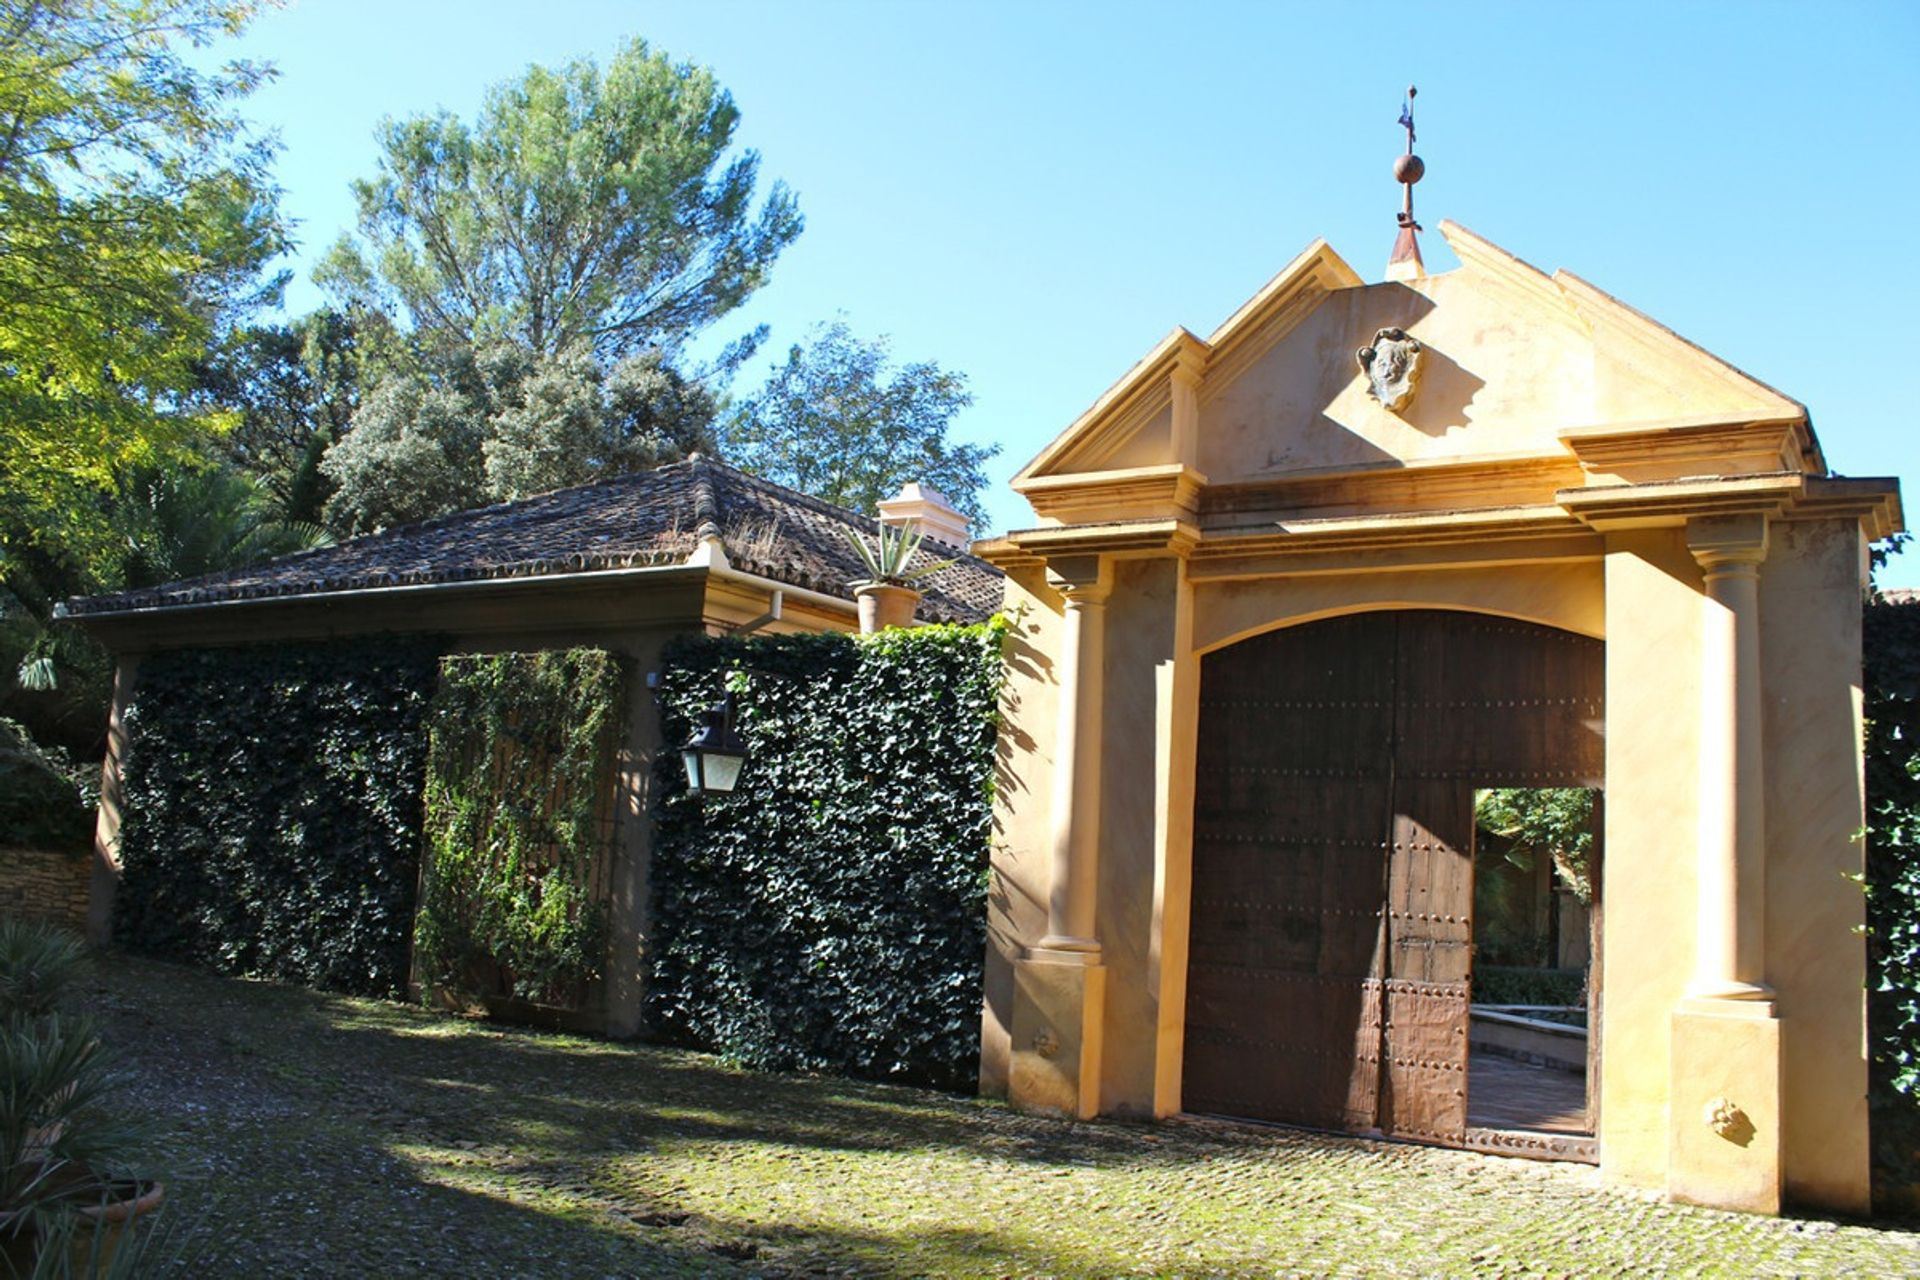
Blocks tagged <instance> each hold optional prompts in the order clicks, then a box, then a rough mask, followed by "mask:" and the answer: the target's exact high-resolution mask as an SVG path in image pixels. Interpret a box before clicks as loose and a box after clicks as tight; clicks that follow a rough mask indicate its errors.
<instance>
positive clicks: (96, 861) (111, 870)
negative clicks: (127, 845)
mask: <svg viewBox="0 0 1920 1280" xmlns="http://www.w3.org/2000/svg"><path fill="white" fill-rule="evenodd" d="M139 673H140V655H139V654H137V653H123V654H120V655H119V657H118V658H117V659H116V660H115V662H114V667H113V705H112V707H111V708H110V709H109V711H108V712H107V754H106V759H105V760H103V761H102V762H101V765H100V810H99V814H98V816H97V817H96V818H95V819H94V827H93V876H92V882H91V884H90V885H89V888H88V894H87V941H88V942H91V943H93V944H94V945H95V946H97V947H104V946H106V945H107V944H108V943H109V942H111V941H112V940H113V899H114V894H115V893H116V892H117V891H118V890H119V888H120V868H121V860H120V818H121V813H122V809H123V807H124V805H125V803H126V793H125V785H124V784H125V772H126V760H127V706H128V703H129V702H130V701H131V700H132V698H133V685H134V681H135V679H136V678H137V677H138V676H139Z"/></svg>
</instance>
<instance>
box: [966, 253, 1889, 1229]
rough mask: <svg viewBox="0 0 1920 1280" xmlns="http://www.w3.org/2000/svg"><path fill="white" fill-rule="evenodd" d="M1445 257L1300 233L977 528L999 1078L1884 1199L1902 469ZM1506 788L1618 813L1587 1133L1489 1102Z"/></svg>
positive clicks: (1664, 352)
mask: <svg viewBox="0 0 1920 1280" xmlns="http://www.w3.org/2000/svg"><path fill="white" fill-rule="evenodd" d="M1410 224H1411V220H1410V218H1408V219H1406V220H1405V222H1403V226H1410ZM1441 231H1442V233H1443V234H1444V236H1445V237H1446V241H1447V243H1448V244H1449V245H1450V246H1452V248H1453V251H1454V253H1455V254H1456V255H1457V256H1458V258H1459V260H1460V263H1461V265H1460V267H1459V269H1457V270H1455V271H1451V272H1447V273H1444V274H1439V275H1433V276H1428V275H1426V274H1424V272H1423V269H1422V267H1421V265H1420V262H1419V258H1418V254H1417V247H1416V249H1415V251H1414V252H1413V253H1412V254H1408V253H1406V252H1397V253H1396V255H1395V258H1396V260H1395V263H1394V265H1393V267H1392V268H1391V269H1390V273H1389V274H1390V275H1391V276H1392V277H1394V278H1391V279H1389V280H1387V281H1385V282H1383V283H1374V284H1369V283H1367V282H1365V281H1363V280H1362V279H1361V278H1360V277H1359V276H1358V275H1357V274H1355V272H1354V271H1353V270H1352V268H1350V267H1349V266H1348V265H1347V264H1346V263H1345V262H1344V261H1342V260H1341V259H1340V257H1339V256H1337V255H1336V254H1335V253H1334V251H1333V250H1332V249H1331V248H1329V247H1328V246H1327V245H1326V244H1325V243H1324V242H1321V243H1316V244H1314V245H1312V246H1311V247H1309V248H1308V249H1307V250H1306V252H1304V253H1302V254H1301V255H1300V256H1299V257H1298V258H1296V259H1295V260H1294V261H1293V262H1291V263H1290V264H1288V265H1287V267H1286V268H1285V269H1284V270H1282V271H1281V272H1280V274H1279V275H1278V276H1276V277H1275V278H1274V279H1273V280H1272V281H1271V282H1270V283H1269V284H1267V286H1266V287H1265V288H1263V289H1261V290H1260V291H1259V292H1258V293H1257V294H1255V295H1254V296H1253V298H1252V299H1251V300H1250V301H1248V302H1247V304H1246V305H1245V306H1243V307H1242V308H1241V309H1240V310H1239V311H1238V312H1236V313H1235V314H1234V315H1233V316H1231V317H1230V318H1229V319H1228V320H1227V321H1226V322H1225V323H1224V324H1223V325H1221V326H1220V328H1219V329H1218V330H1217V331H1216V332H1215V333H1214V334H1213V335H1212V336H1211V337H1208V338H1200V337H1197V336H1195V335H1194V334H1192V333H1190V332H1188V331H1187V330H1185V329H1176V330H1175V331H1174V332H1173V333H1172V334H1170V335H1169V336H1168V337H1167V338H1166V339H1165V340H1164V341H1162V342H1161V343H1160V344H1159V345H1158V346H1156V347H1155V348H1154V349H1153V350H1152V351H1150V352H1149V353H1148V354H1147V355H1146V357H1145V358H1144V359H1143V360H1141V361H1140V363H1139V364H1137V365H1135V366H1134V367H1133V369H1132V370H1130V371H1129V372H1128V373H1127V374H1126V376H1125V377H1123V378H1122V379H1121V380H1120V381H1119V382H1118V383H1116V384H1115V385H1114V386H1113V387H1112V388H1111V389H1110V390H1108V391H1107V392H1106V393H1105V394H1104V395H1102V396H1101V397H1100V398H1099V400H1098V401H1097V402H1096V403H1095V404H1094V405H1093V407H1092V408H1091V409H1089V410H1088V411H1087V412H1086V413H1085V414H1084V415H1082V416H1081V418H1080V419H1079V420H1078V421H1076V422H1074V423H1073V424H1072V425H1071V426H1070V427H1068V429H1067V430H1066V431H1065V432H1064V433H1063V434H1061V435H1060V437H1059V438H1058V439H1057V440H1055V441H1054V442H1053V443H1052V444H1050V445H1049V446H1047V448H1046V449H1045V450H1044V451H1042V452H1041V454H1040V455H1039V456H1038V457H1037V458H1035V459H1034V460H1033V461H1032V462H1031V463H1030V464H1028V465H1027V467H1026V468H1025V469H1024V470H1023V471H1021V472H1020V473H1019V475H1018V476H1017V477H1016V478H1015V480H1014V487H1015V488H1016V489H1017V490H1018V491H1019V492H1020V493H1021V494H1022V495H1023V496H1024V497H1025V498H1026V499H1027V501H1028V502H1029V503H1030V504H1031V505H1032V508H1033V512H1034V520H1033V527H1031V528H1028V529H1024V530H1021V531H1018V532H1014V533H1010V534H1007V535H1005V536H1003V537H1000V538H996V539H993V540H990V541H987V542H983V543H979V544H976V548H975V549H976V551H977V552H978V553H979V554H981V555H983V556H984V557H985V558H987V559H988V560H990V561H991V562H993V563H994V564H995V565H997V566H999V567H1000V568H1001V569H1003V570H1005V572H1006V574H1007V584H1006V602H1007V605H1008V606H1009V608H1010V609H1011V610H1012V611H1013V612H1014V614H1015V616H1016V618H1017V629H1016V633H1015V637H1014V641H1013V647H1012V650H1011V652H1010V654H1009V684H1008V690H1007V703H1006V716H1005V722H1004V727H1003V731H1002V739H1001V765H1002V775H1001V778H1000V785H999V789H998V796H997V801H996V804H997V812H996V832H995V850H994V880H993V886H992V889H991V905H990V912H991V916H990V935H991V941H990V948H989V955H988V972H987V988H986V1001H985V1013H984V1022H983V1036H982V1041H983V1047H982V1054H981V1081H982V1086H983V1088H984V1089H985V1090H986V1091H988V1092H990V1093H996V1094H1001V1095H1005V1096H1007V1097H1009V1098H1010V1099H1011V1100H1012V1101H1013V1102H1014V1103H1015V1104H1016V1105H1018V1106H1021V1107H1025V1108H1029V1109H1033V1110H1038V1111H1045V1112H1053V1113H1060V1114H1065V1115H1069V1116H1079V1117H1091V1116H1096V1115H1133V1116H1152V1117H1164V1116H1168V1115H1172V1114H1175V1113H1180V1112H1203V1113H1211V1114H1217V1115H1225V1116H1238V1117H1245V1118H1250V1119H1255V1120H1271V1121H1280V1122H1285V1123H1297V1124H1308V1125H1315V1126H1318V1127H1324V1128H1333V1129H1342V1130H1347V1131H1351V1132H1361V1133H1373V1134H1380V1135H1384V1136H1388V1137H1401V1138H1408V1139H1412V1140H1417V1141H1425V1142H1435V1143H1442V1144H1448V1145H1456V1146H1468V1147H1481V1148H1484V1149H1487V1150H1494V1151H1506V1152H1509V1153H1513V1154H1531V1155H1547V1156H1553V1155H1560V1156H1571V1157H1573V1158H1585V1159H1592V1160H1597V1162H1598V1164H1599V1166H1600V1169H1601V1171H1602V1175H1603V1177H1604V1179H1605V1180H1606V1181H1608V1182H1611V1183H1616V1184H1623V1185H1630V1186H1636V1187H1650V1188H1658V1189H1662V1190H1664V1191H1665V1192H1666V1193H1667V1194H1668V1195H1670V1196H1671V1197H1673V1198H1675V1199H1679V1200H1686V1201H1691V1202H1697V1203H1702V1204H1709V1205H1719V1206H1725V1207H1729V1208H1738V1209H1747V1210H1756V1211H1760V1212H1776V1211H1778V1209H1779V1207H1780V1205H1781V1203H1782V1201H1783V1200H1788V1201H1792V1202H1795V1203H1798V1204H1802V1205H1809V1206H1819V1207H1824V1208H1830V1209H1836V1210H1844V1211H1862V1212H1864V1211H1866V1210H1867V1209H1868V1207H1869V1182H1868V1142H1867V1124H1868V1118H1867V1097H1866V1093H1867V1062H1866V1034H1865V997H1864V979H1865V954H1864V944H1863V940H1862V936H1861V925H1862V921H1863V900H1862V895H1861V892H1860V889H1859V887H1858V885H1857V883H1856V880H1855V879H1854V878H1853V877H1857V875H1858V873H1859V872H1860V870H1861V862H1862V849H1861V845H1860V841H1859V832H1860V828H1861V826H1862V821H1863V817H1862V813H1863V800H1862V781H1861V778H1862V770H1861V710H1860V708H1861V687H1860V617H1861V597H1862V589H1863V585H1864V580H1865V565H1866V552H1867V546H1868V544H1869V543H1870V542H1871V541H1873V540H1875V539H1878V538H1882V537H1885V536H1886V535H1888V534H1889V533H1891V532H1893V531H1895V530H1896V529H1898V527H1899V522H1900V508H1899V496H1898V488H1897V485H1896V484H1895V482H1894V481H1892V480H1884V479H1844V478H1840V477H1837V476H1835V475H1833V474H1832V473H1831V472H1830V471H1829V469H1828V466H1827V462H1826V459H1825V458H1824V457H1823V456H1822V454H1821V451H1820V446H1819V443H1818V442H1817V441H1816V439H1815V438H1814V434H1813V431H1812V428H1811V425H1810V422H1809V419H1808V414H1807V410H1806V409H1805V407H1803V406H1802V405H1800V404H1797V403H1795V402H1794V401H1793V400H1790V399H1788V398H1787V397H1786V396H1784V395H1782V394H1780V393H1779V392H1777V391H1775V390H1773V389H1772V388H1770V387H1768V386H1766V385H1765V384H1763V383H1761V382H1759V381H1757V380H1755V379H1753V378H1751V377H1748V376H1747V375H1745V374H1743V373H1741V372H1740V371H1739V370H1737V369H1734V368H1732V367H1730V366H1729V365H1727V364H1725V363H1723V362H1722V361H1720V360H1718V359H1716V358H1714V357H1713V356H1711V355H1709V354H1708V353H1706V352H1705V351H1702V350H1700V349H1699V348H1697V347H1695V346H1693V345H1691V344H1690V343H1688V342H1686V341H1685V340H1683V339H1681V338H1680V337H1678V336H1676V335H1675V334H1673V333H1672V332H1670V331H1668V330H1667V329H1665V328H1663V327H1661V326H1660V325H1659V324H1657V323H1655V322H1653V321H1652V320H1650V319H1648V318H1647V317H1646V316H1644V315H1641V314H1640V313H1639V312H1637V311H1635V310H1633V309H1632V308H1631V307H1628V306H1626V305H1625V304H1623V303H1621V302H1620V301H1618V300H1616V299H1615V298H1613V297H1610V296H1609V295H1608V294H1606V293H1604V292H1602V291H1601V290H1600V289H1598V288H1596V287H1595V286H1593V285H1591V284H1589V283H1587V282H1586V281H1585V280H1583V279H1581V278H1579V277H1578V276H1575V275H1572V274H1570V273H1568V272H1566V271H1559V272H1556V273H1554V274H1552V275H1548V274H1545V273H1543V272H1541V271H1539V270H1537V269H1535V268H1534V267H1532V266H1529V265H1528V264H1526V263H1524V262H1522V261H1519V260H1518V259H1516V258H1514V257H1513V256H1511V255H1510V254H1508V253H1506V252H1504V251H1502V250H1501V249H1499V248H1498V247H1496V246H1495V245H1493V244H1491V243H1489V242H1488V241H1486V240H1484V239H1482V238H1480V237H1479V236H1477V235H1474V234H1473V233H1471V232H1469V231H1467V230H1466V229H1464V228H1462V227H1460V226H1457V225H1453V224H1450V223H1449V224H1443V225H1442V227H1441ZM1410 240H1411V235H1410V232H1409V233H1407V234H1404V235H1403V250H1404V249H1405V248H1406V246H1407V243H1408V242H1410ZM1487 787H1580V788H1586V789H1588V790H1589V791H1591V792H1593V793H1594V794H1595V795H1597V796H1598V797H1600V799H1601V802H1600V803H1597V804H1596V805H1595V806H1594V809H1595V812H1596V814H1597V815H1599V816H1598V817H1597V818H1596V828H1595V829H1596V832H1597V834H1596V840H1595V844H1596V852H1598V851H1599V850H1604V854H1603V856H1597V857H1596V862H1597V867H1598V874H1597V876H1596V883H1595V887H1594V890H1593V908H1592V912H1591V914H1592V918H1593V921H1594V925H1593V930H1594V951H1595V953H1596V954H1595V958H1594V963H1593V969H1592V972H1591V975H1590V977H1589V979H1588V989H1589V991H1590V994H1591V999H1590V1010H1589V1024H1590V1031H1589V1032H1588V1039H1587V1045H1588V1047H1587V1050H1586V1054H1585V1057H1584V1060H1583V1061H1581V1062H1578V1063H1574V1064H1566V1063H1562V1064H1560V1065H1562V1066H1566V1065H1573V1066H1575V1067H1577V1068H1579V1069H1580V1070H1582V1071H1584V1072H1585V1073H1586V1075H1587V1078H1588V1080H1589V1082H1590V1083H1589V1085H1588V1087H1587V1099H1586V1102H1585V1105H1584V1110H1583V1111H1582V1112H1581V1116H1582V1117H1583V1118H1584V1120H1585V1125H1584V1129H1583V1128H1582V1126H1581V1125H1580V1124H1578V1123H1576V1124H1573V1125H1572V1126H1570V1127H1569V1126H1566V1125H1562V1126H1561V1128H1560V1129H1559V1130H1552V1129H1546V1130H1541V1131H1537V1132H1529V1131H1527V1129H1526V1128H1525V1127H1524V1126H1518V1127H1516V1126H1513V1125H1506V1126H1504V1127H1503V1126H1502V1125H1500V1124H1498V1123H1483V1122H1482V1121H1481V1119H1480V1118H1479V1117H1478V1116H1477V1115H1476V1113H1475V1108H1476V1104H1477V1099H1476V1096H1475V1095H1476V1090H1477V1089H1478V1087H1479V1084H1480V1082H1481V1081H1482V1080H1483V1078H1484V1079H1491V1078H1492V1076H1491V1075H1484V1073H1483V1068H1482V1067H1481V1065H1480V1064H1481V1062H1482V1061H1483V1059H1482V1055H1481V1052H1480V1043H1479V1041H1480V1031H1479V1029H1478V1025H1479V1021H1480V1019H1479V1016H1478V1012H1477V1010H1476V1009H1475V1008H1474V1007H1473V1004H1472V997H1471V996H1470V995H1469V989H1470V981H1471V977H1472V969H1473V965H1474V954H1475V952H1476V943H1475V937H1474V933H1473V929H1474V905H1473V880H1474V876H1473V871H1472V860H1473V845H1474V842H1475V838H1476V837H1475V835H1474V818H1473V808H1474V803H1475V795H1476V793H1477V790H1478V789H1480V788H1487ZM1506 1021H1508V1022H1511V1023H1514V1024H1515V1025H1518V1024H1520V1023H1528V1022H1530V1021H1531V1020H1530V1019H1527V1018H1525V1017H1520V1018H1517V1019H1514V1018H1509V1019H1507V1020H1506ZM1470 1045H1471V1046H1472V1047H1471V1049H1470ZM1550 1058H1551V1055H1549V1054H1539V1053H1533V1052H1531V1051H1529V1052H1524V1053H1520V1054H1519V1055H1518V1056H1508V1057H1505V1058H1499V1059H1497V1060H1496V1059H1495V1058H1492V1057H1489V1058H1486V1059H1485V1061H1487V1062H1489V1063H1491V1064H1493V1065H1490V1066H1487V1067H1486V1068H1484V1072H1492V1071H1494V1070H1495V1068H1496V1067H1497V1068H1498V1069H1499V1070H1500V1071H1502V1072H1506V1073H1507V1074H1508V1075H1514V1074H1516V1073H1521V1074H1524V1072H1523V1070H1522V1069H1524V1068H1527V1067H1529V1066H1537V1065H1539V1064H1540V1063H1541V1062H1544V1061H1547V1060H1549V1059H1550ZM1470 1067H1471V1069H1470ZM1562 1083H1564V1082H1562ZM1523 1087H1524V1086H1523Z"/></svg>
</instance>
